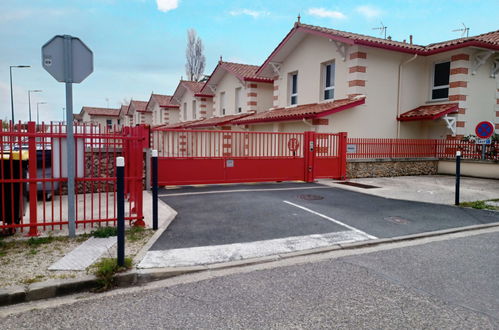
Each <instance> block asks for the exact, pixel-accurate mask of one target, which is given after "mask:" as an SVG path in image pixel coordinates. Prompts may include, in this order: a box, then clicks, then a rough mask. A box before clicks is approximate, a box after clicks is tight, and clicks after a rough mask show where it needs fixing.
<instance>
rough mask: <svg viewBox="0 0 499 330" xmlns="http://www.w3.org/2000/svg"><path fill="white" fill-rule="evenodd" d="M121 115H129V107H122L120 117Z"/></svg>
mask: <svg viewBox="0 0 499 330" xmlns="http://www.w3.org/2000/svg"><path fill="white" fill-rule="evenodd" d="M121 114H124V115H127V114H128V105H124V104H123V105H122V106H121V108H120V116H121Z"/></svg>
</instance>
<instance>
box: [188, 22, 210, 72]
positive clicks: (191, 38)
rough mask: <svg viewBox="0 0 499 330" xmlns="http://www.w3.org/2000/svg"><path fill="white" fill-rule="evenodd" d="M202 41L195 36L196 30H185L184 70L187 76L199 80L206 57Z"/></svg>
mask: <svg viewBox="0 0 499 330" xmlns="http://www.w3.org/2000/svg"><path fill="white" fill-rule="evenodd" d="M203 49H204V47H203V41H202V40H201V38H199V37H198V36H197V33H196V30H194V29H189V30H187V48H186V50H185V57H186V60H187V61H186V63H185V72H186V74H187V78H188V79H189V80H192V81H199V80H201V79H202V78H203V72H204V65H205V62H206V59H205V57H204V55H203Z"/></svg>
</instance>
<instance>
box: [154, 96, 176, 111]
mask: <svg viewBox="0 0 499 330" xmlns="http://www.w3.org/2000/svg"><path fill="white" fill-rule="evenodd" d="M152 99H154V100H155V101H156V102H157V103H158V104H159V106H160V107H161V108H178V107H179V105H178V104H175V102H174V101H173V97H172V96H171V95H161V94H151V98H150V99H149V102H148V103H147V109H149V104H150V103H151V100H152Z"/></svg>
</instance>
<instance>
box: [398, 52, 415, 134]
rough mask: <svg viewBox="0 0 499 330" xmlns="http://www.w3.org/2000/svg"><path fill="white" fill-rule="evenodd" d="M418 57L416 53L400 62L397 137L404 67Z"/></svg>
mask: <svg viewBox="0 0 499 330" xmlns="http://www.w3.org/2000/svg"><path fill="white" fill-rule="evenodd" d="M416 57H418V54H414V56H412V57H411V58H410V59H408V60H406V61H404V62H402V63H400V64H399V76H398V91H397V139H398V138H400V120H398V118H399V116H400V107H401V100H400V99H401V94H402V67H403V66H404V65H406V64H408V63H410V62H412V61H414V60H415V59H416Z"/></svg>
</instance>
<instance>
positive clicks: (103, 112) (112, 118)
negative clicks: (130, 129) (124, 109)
mask: <svg viewBox="0 0 499 330" xmlns="http://www.w3.org/2000/svg"><path fill="white" fill-rule="evenodd" d="M119 115H120V109H111V108H98V107H82V108H81V111H80V114H79V117H80V118H81V122H84V123H92V124H97V125H100V126H101V127H108V128H112V127H114V126H115V125H119V123H118V120H119Z"/></svg>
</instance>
